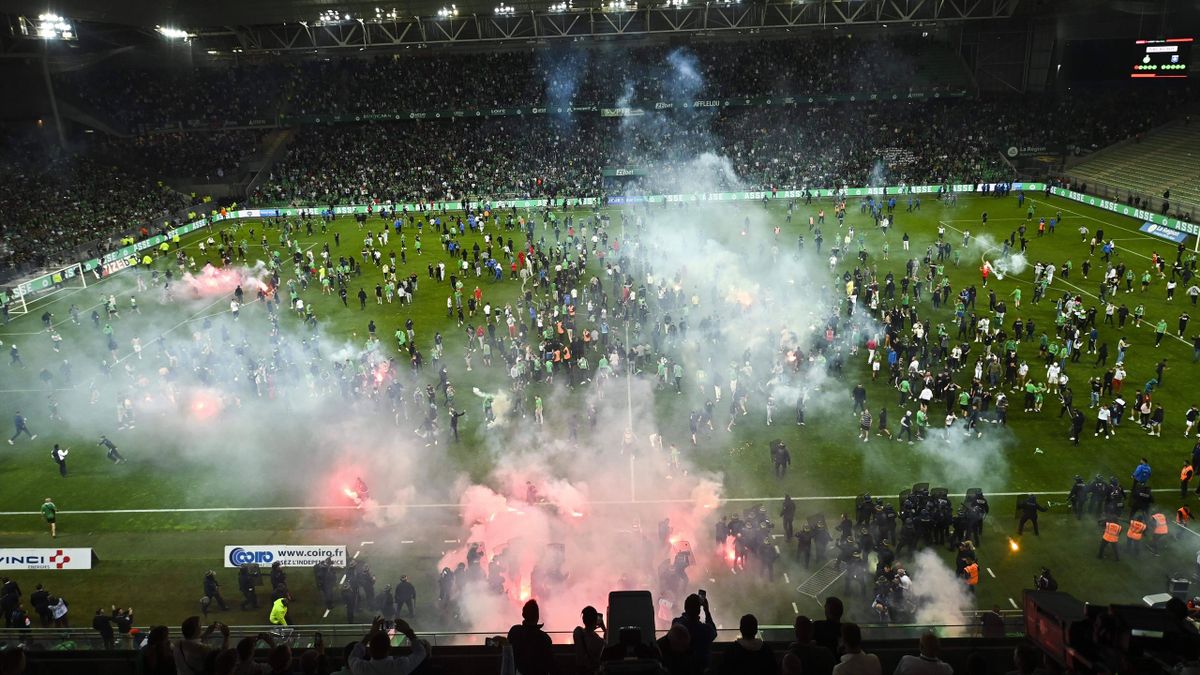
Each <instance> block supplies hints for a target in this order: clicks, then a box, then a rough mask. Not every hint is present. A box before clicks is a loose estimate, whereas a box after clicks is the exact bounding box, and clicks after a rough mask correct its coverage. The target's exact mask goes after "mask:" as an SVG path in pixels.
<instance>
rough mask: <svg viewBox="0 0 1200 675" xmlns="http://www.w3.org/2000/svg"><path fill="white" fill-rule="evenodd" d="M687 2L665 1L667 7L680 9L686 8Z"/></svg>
mask: <svg viewBox="0 0 1200 675" xmlns="http://www.w3.org/2000/svg"><path fill="white" fill-rule="evenodd" d="M687 4H688V0H667V7H670V8H673V9H681V8H683V7H687Z"/></svg>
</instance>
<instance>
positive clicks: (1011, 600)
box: [1008, 598, 1020, 609]
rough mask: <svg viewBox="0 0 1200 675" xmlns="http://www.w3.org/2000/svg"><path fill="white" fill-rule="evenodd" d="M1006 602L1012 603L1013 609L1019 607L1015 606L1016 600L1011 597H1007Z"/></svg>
mask: <svg viewBox="0 0 1200 675" xmlns="http://www.w3.org/2000/svg"><path fill="white" fill-rule="evenodd" d="M1008 604H1010V605H1012V608H1013V609H1020V607H1017V601H1016V600H1013V599H1012V598H1009V599H1008Z"/></svg>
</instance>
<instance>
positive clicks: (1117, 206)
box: [1050, 188, 1200, 236]
mask: <svg viewBox="0 0 1200 675" xmlns="http://www.w3.org/2000/svg"><path fill="white" fill-rule="evenodd" d="M1050 194H1052V195H1056V196H1059V197H1064V198H1066V199H1070V200H1071V201H1073V202H1079V203H1080V204H1087V205H1088V206H1094V207H1096V208H1098V209H1104V210H1105V211H1110V212H1112V213H1119V214H1121V215H1123V216H1129V217H1130V218H1137V219H1138V220H1141V221H1143V222H1146V223H1154V224H1155V225H1162V226H1163V227H1168V228H1170V229H1172V230H1179V231H1180V232H1186V233H1188V234H1190V235H1193V236H1196V235H1200V227H1197V226H1196V224H1195V223H1189V222H1187V221H1186V220H1179V219H1178V218H1168V217H1166V216H1160V215H1158V214H1157V213H1154V212H1152V211H1147V210H1146V209H1139V208H1137V207H1134V206H1130V205H1128V204H1122V203H1121V202H1114V201H1113V200H1111V199H1102V198H1100V197H1093V196H1092V195H1087V194H1084V193H1082V192H1076V191H1074V190H1064V189H1063V188H1050Z"/></svg>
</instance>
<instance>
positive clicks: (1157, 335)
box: [1154, 319, 1167, 347]
mask: <svg viewBox="0 0 1200 675" xmlns="http://www.w3.org/2000/svg"><path fill="white" fill-rule="evenodd" d="M1166 334H1167V320H1166V319H1159V320H1158V323H1157V324H1155V326H1154V346H1155V347H1157V346H1159V345H1160V344H1162V340H1163V336H1164V335H1166Z"/></svg>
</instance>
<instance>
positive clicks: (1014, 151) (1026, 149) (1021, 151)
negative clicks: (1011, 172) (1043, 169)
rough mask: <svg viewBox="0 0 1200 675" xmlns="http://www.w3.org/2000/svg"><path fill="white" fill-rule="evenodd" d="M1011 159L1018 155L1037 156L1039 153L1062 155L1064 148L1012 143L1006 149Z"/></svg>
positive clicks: (1005, 152)
mask: <svg viewBox="0 0 1200 675" xmlns="http://www.w3.org/2000/svg"><path fill="white" fill-rule="evenodd" d="M1004 154H1006V155H1008V157H1009V159H1016V158H1018V157H1037V156H1039V155H1062V154H1063V149H1062V148H1060V147H1053V146H1047V145H1010V146H1008V149H1007V150H1005V151H1004Z"/></svg>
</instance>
